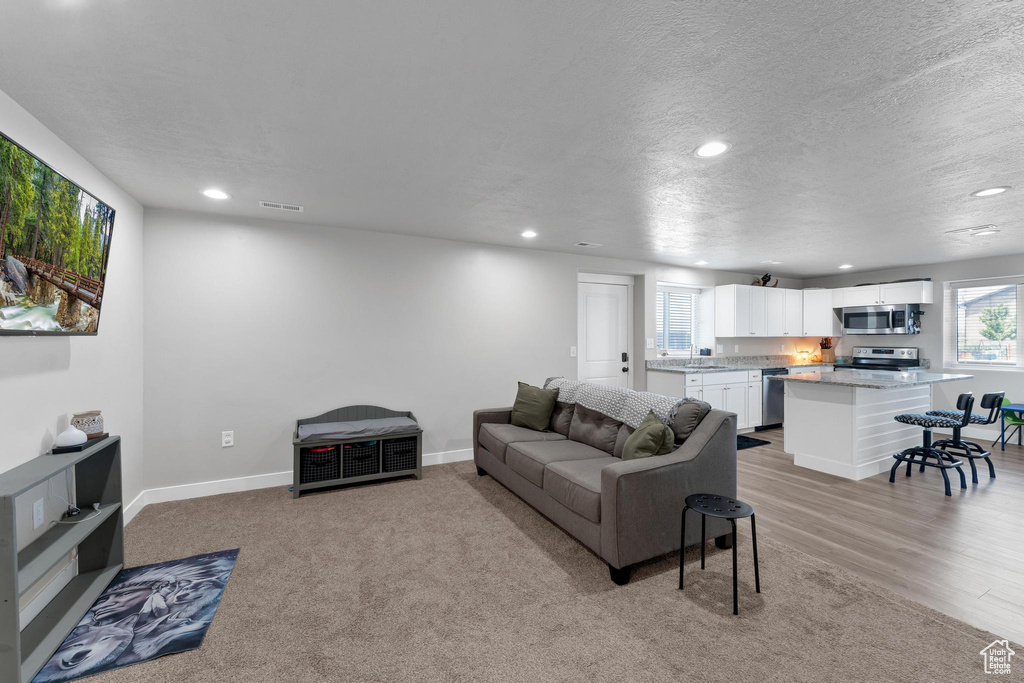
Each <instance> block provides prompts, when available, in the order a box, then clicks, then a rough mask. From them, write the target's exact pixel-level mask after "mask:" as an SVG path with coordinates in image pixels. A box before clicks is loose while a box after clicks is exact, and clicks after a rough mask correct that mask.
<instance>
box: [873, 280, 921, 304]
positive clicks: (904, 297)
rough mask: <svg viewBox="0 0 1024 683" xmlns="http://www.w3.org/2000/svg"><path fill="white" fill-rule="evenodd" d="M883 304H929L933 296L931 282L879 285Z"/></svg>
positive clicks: (918, 281) (916, 281)
mask: <svg viewBox="0 0 1024 683" xmlns="http://www.w3.org/2000/svg"><path fill="white" fill-rule="evenodd" d="M880 289H881V297H882V303H883V304H930V303H932V302H933V301H934V298H935V294H934V288H933V287H932V283H931V282H926V281H924V280H915V281H914V282H893V283H890V284H887V285H880Z"/></svg>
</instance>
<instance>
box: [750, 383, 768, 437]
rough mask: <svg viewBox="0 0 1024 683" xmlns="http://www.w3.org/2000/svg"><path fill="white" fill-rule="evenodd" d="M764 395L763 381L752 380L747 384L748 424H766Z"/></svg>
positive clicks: (754, 425) (757, 425)
mask: <svg viewBox="0 0 1024 683" xmlns="http://www.w3.org/2000/svg"><path fill="white" fill-rule="evenodd" d="M762 407H763V404H762V396H761V383H760V382H750V383H748V384H747V426H748V427H760V426H761V425H762V424H764V420H763V418H762V410H761V408H762Z"/></svg>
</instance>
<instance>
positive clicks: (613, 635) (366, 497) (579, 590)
mask: <svg viewBox="0 0 1024 683" xmlns="http://www.w3.org/2000/svg"><path fill="white" fill-rule="evenodd" d="M424 474H425V476H424V479H423V481H415V480H411V479H410V480H402V481H398V482H390V483H385V484H377V485H371V486H362V487H356V488H348V489H344V490H337V491H331V492H326V493H320V494H316V495H310V496H308V497H304V498H302V499H300V500H298V501H294V500H292V498H291V495H290V494H289V493H287V492H286V491H285V490H284V489H282V488H278V489H265V490H261V491H255V492H250V493H239V494H230V495H223V496H216V497H211V498H200V499H196V500H190V501H183V502H178V503H165V504H161V505H152V506H149V507H147V508H146V509H145V510H143V512H142V513H141V514H140V515H139V516H138V517H137V518H136V520H135V521H134V522H132V524H130V525H129V527H128V529H127V550H128V563H129V564H130V565H138V564H145V563H149V562H159V561H162V560H169V559H174V558H180V557H185V556H188V555H193V554H195V553H202V552H209V551H214V550H222V549H226V548H235V547H240V548H241V549H242V552H241V555H240V556H239V560H238V564H237V566H236V568H235V570H234V573H233V574H232V575H231V581H230V583H229V584H228V588H227V591H226V593H225V595H224V599H223V601H222V603H221V606H220V609H219V611H218V612H217V617H216V619H215V620H214V622H213V626H212V627H211V629H210V631H209V634H208V636H207V638H206V642H205V643H204V645H203V647H202V648H201V649H200V650H198V651H195V652H190V653H186V654H182V655H175V656H171V657H165V658H163V659H159V660H156V661H153V662H149V663H145V664H141V665H138V666H133V667H130V668H126V669H122V670H119V671H115V672H111V673H107V674H103V675H101V676H98V677H96V678H94V679H92V680H95V681H97V683H115V682H121V681H131V682H133V683H135V682H138V683H141V682H143V681H145V682H147V683H163V682H167V683H170V682H172V681H173V682H175V683H178V682H184V681H188V682H193V681H217V682H218V683H219V682H224V683H227V682H228V681H231V682H236V681H273V682H275V683H276V682H286V681H287V682H296V683H301V682H303V681H415V682H416V683H424V682H432V681H467V682H469V681H474V682H475V681H609V682H614V683H624V682H626V683H630V682H634V681H672V682H673V683H678V682H679V681H758V682H759V683H761V682H765V681H808V682H812V681H813V682H814V683H821V682H823V681H901V682H904V681H928V682H929V683H931V682H934V681H971V680H979V681H980V680H985V679H986V678H991V677H986V676H985V675H984V674H983V673H982V668H981V657H980V656H979V655H978V653H979V651H980V650H981V649H982V648H983V647H984V646H986V645H987V644H988V643H989V642H991V641H992V640H994V636H992V635H990V634H987V633H984V632H982V631H979V630H977V629H974V628H972V627H970V626H968V625H966V624H964V623H962V622H959V621H956V620H954V619H951V618H949V617H946V616H943V615H941V614H939V613H937V612H934V611H932V610H929V609H927V608H925V607H923V606H920V605H917V604H915V603H912V602H909V601H907V600H904V599H902V598H899V597H897V596H895V595H893V594H891V593H888V592H886V591H884V590H882V589H880V588H877V587H875V586H873V585H871V584H869V583H867V582H865V581H862V580H860V579H858V578H856V577H854V576H853V575H852V574H849V573H847V572H845V571H843V570H841V569H839V568H838V567H834V566H832V565H829V564H825V563H822V562H820V561H817V560H814V559H812V558H810V557H808V556H806V555H803V554H801V553H798V552H797V551H795V550H793V549H791V548H789V547H787V546H784V545H781V544H779V543H774V542H772V541H771V539H769V538H765V537H764V536H763V535H762V538H761V548H760V549H761V577H762V590H763V593H762V594H760V595H757V594H755V593H754V587H753V567H752V561H751V558H750V545H749V536H748V535H743V536H741V545H740V558H741V566H740V571H741V578H740V615H739V616H738V617H734V616H733V615H732V613H731V599H732V596H731V575H730V561H731V555H730V551H720V550H716V549H715V548H714V545H713V544H711V545H709V550H710V554H709V565H708V569H707V570H706V571H704V572H701V571H700V563H699V558H698V556H697V554H696V552H695V551H691V552H690V553H688V558H687V569H688V572H687V577H688V588H687V590H686V591H684V592H680V591H678V590H677V589H676V584H677V580H678V574H677V570H678V559H677V558H676V557H671V558H663V559H661V560H658V561H654V562H651V563H648V564H646V565H645V566H643V567H641V568H640V570H639V571H638V572H636V573H635V575H634V578H633V580H632V582H631V583H630V584H629V585H628V586H625V587H617V586H615V585H614V584H612V583H611V581H610V580H609V578H608V571H607V568H606V566H605V564H604V563H603V562H602V561H601V560H599V559H598V558H597V557H595V556H594V555H593V554H592V553H591V552H590V551H588V550H587V549H585V548H584V547H583V546H581V545H580V544H579V543H577V542H576V541H575V540H573V539H572V538H570V537H569V536H567V535H566V534H564V533H563V532H562V531H561V530H560V529H558V528H557V527H555V526H554V525H552V524H551V523H550V522H548V521H547V520H546V519H545V518H544V517H542V516H541V515H540V514H538V513H537V512H535V511H534V510H533V509H532V508H530V507H529V506H527V505H526V504H525V503H523V502H522V501H521V500H519V499H518V498H517V497H516V496H514V495H513V494H512V493H510V492H509V491H507V490H506V489H505V488H504V487H502V486H501V485H500V484H498V483H497V482H496V481H494V480H493V479H491V478H490V477H477V475H476V473H475V469H474V466H473V464H472V463H458V464H455V465H444V466H437V467H428V468H426V469H425V470H424ZM744 531H746V532H748V531H749V529H748V528H746V527H744ZM1017 652H1019V653H1021V654H1020V655H1018V656H1019V657H1020V658H1022V659H1021V661H1020V662H1017V663H1015V668H1016V669H1017V670H1018V672H1021V673H1024V649H1022V648H1019V647H1018V648H1017ZM1015 673H1016V672H1015ZM1018 675H1019V674H1018ZM1016 678H1017V675H1015V676H1010V677H1007V676H1003V677H1000V680H1008V679H1011V680H1012V679H1016Z"/></svg>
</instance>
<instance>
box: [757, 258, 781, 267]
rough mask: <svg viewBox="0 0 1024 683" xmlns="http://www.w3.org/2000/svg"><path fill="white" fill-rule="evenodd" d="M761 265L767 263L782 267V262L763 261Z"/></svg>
mask: <svg viewBox="0 0 1024 683" xmlns="http://www.w3.org/2000/svg"><path fill="white" fill-rule="evenodd" d="M761 263H767V264H768V265H769V266H781V265H782V261H772V260H771V259H769V260H767V261H761Z"/></svg>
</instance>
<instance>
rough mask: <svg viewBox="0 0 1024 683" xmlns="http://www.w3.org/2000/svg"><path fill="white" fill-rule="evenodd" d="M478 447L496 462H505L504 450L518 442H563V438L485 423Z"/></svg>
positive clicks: (549, 433)
mask: <svg viewBox="0 0 1024 683" xmlns="http://www.w3.org/2000/svg"><path fill="white" fill-rule="evenodd" d="M478 438H479V440H480V445H481V446H483V447H484V448H486V449H487V450H488V451H490V452H491V455H493V456H494V457H496V458H497V459H498V460H500V461H502V462H505V449H506V448H507V447H508V445H509V444H510V443H516V442H518V441H564V440H565V437H564V436H562V435H561V434H555V433H554V432H538V431H535V430H533V429H527V428H526V427H516V426H515V425H510V424H504V423H502V424H499V423H496V422H485V423H484V424H482V425H480V436H479V437H478Z"/></svg>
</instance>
